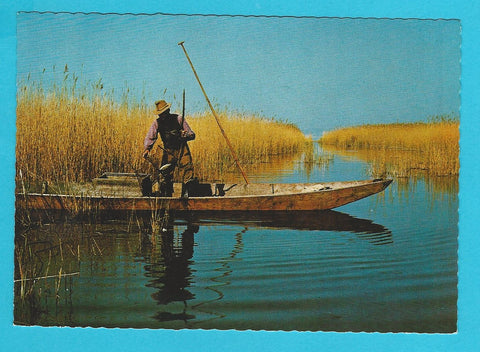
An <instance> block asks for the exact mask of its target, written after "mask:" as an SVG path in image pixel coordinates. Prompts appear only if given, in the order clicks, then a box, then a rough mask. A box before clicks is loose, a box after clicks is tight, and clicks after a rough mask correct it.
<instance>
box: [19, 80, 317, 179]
mask: <svg viewBox="0 0 480 352" xmlns="http://www.w3.org/2000/svg"><path fill="white" fill-rule="evenodd" d="M77 79H78V78H76V77H75V75H73V76H70V77H69V76H68V73H67V70H66V72H65V79H64V82H63V83H62V84H60V85H54V86H53V87H52V88H51V89H50V90H49V91H46V90H45V89H43V87H42V85H41V84H38V83H34V82H29V81H27V82H26V83H25V84H21V85H20V87H19V89H18V95H17V147H16V161H17V171H18V172H17V185H19V184H21V183H24V184H30V183H31V184H34V183H35V182H39V181H48V182H53V183H56V182H58V183H68V182H83V181H88V180H90V179H92V178H94V177H97V176H98V175H100V174H101V173H103V172H107V171H114V172H135V171H138V172H147V173H149V172H152V166H151V165H150V164H149V163H148V162H147V161H146V160H144V159H143V158H142V157H141V156H142V151H143V139H144V137H145V134H146V132H147V130H148V128H149V127H150V124H151V123H152V122H153V120H154V119H155V118H156V117H155V115H154V114H153V113H152V110H153V108H152V107H153V103H152V104H147V103H145V102H142V103H131V102H129V101H131V100H129V99H125V100H124V102H122V103H119V104H117V103H115V102H114V99H113V98H112V97H111V94H105V93H104V92H103V91H102V86H101V83H100V81H99V82H97V83H96V84H92V85H91V86H90V87H82V88H79V87H78V86H77ZM175 105H177V106H175ZM172 110H176V111H177V112H179V111H181V110H182V108H181V106H180V104H175V102H174V105H173V106H172ZM186 115H187V116H186V118H187V121H188V123H189V124H190V125H191V127H192V129H193V130H194V131H195V132H196V135H197V138H196V140H194V141H192V142H190V143H189V146H190V148H191V151H192V154H193V158H194V163H195V171H196V175H197V177H199V178H200V179H204V180H225V179H227V180H229V181H235V180H241V175H240V173H239V172H235V171H236V167H235V164H234V161H233V158H232V157H231V154H230V151H229V150H228V147H227V145H226V143H225V140H224V139H223V136H222V135H221V133H220V131H219V129H218V127H217V125H216V123H215V120H214V118H213V116H212V115H211V114H210V113H206V112H205V113H199V114H195V115H192V114H189V113H188V110H187V114H186ZM218 115H219V117H220V119H221V122H222V125H223V127H224V129H225V131H226V133H227V135H228V136H229V138H230V140H231V142H232V145H233V147H234V149H235V150H236V152H237V154H238V157H239V159H240V162H241V164H242V166H243V167H244V168H245V170H246V172H247V174H248V173H249V172H251V171H253V170H255V171H257V170H258V169H259V167H261V166H262V165H265V162H266V161H269V160H270V159H271V158H272V157H274V156H278V155H282V156H287V157H288V156H292V155H295V154H298V153H300V152H301V151H302V150H303V149H304V148H305V144H306V142H309V141H311V139H309V138H307V137H306V136H305V135H304V134H303V133H302V132H301V131H300V129H298V128H297V127H296V126H295V125H293V124H290V123H286V122H279V121H276V120H273V119H266V118H263V117H260V116H252V115H245V114H242V113H231V112H230V113H229V112H226V111H218ZM159 144H161V143H159ZM307 144H308V143H307ZM155 154H156V155H155ZM152 155H153V157H157V158H160V157H161V150H160V149H159V148H157V147H154V152H153V153H152ZM20 171H22V177H21V179H20ZM19 181H21V182H19Z"/></svg>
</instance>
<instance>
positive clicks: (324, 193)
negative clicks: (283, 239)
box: [16, 179, 392, 212]
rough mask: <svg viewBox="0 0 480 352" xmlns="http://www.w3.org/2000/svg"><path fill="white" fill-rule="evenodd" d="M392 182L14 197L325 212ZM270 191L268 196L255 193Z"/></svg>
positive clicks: (83, 206) (19, 200)
mask: <svg viewBox="0 0 480 352" xmlns="http://www.w3.org/2000/svg"><path fill="white" fill-rule="evenodd" d="M391 182H392V181H391V180H385V179H381V180H367V181H352V182H331V183H318V184H295V185H285V184H284V185H282V184H254V185H232V186H231V187H230V188H233V189H234V190H235V192H234V191H232V192H226V194H225V195H222V196H205V197H188V198H181V197H141V196H134V197H124V196H99V195H59V194H35V193H28V194H17V196H16V207H17V209H18V208H23V209H29V210H65V211H70V212H79V211H126V210H127V211H152V210H161V209H167V210H174V211H306V210H327V209H333V208H337V207H339V206H342V205H345V204H348V203H351V202H355V201H357V200H360V199H362V198H365V197H368V196H371V195H373V194H376V193H379V192H381V191H383V190H384V189H385V188H386V187H388V185H389V184H390V183H391ZM256 189H258V190H264V189H271V192H269V193H268V194H256V195H255V194H254V193H255V190H256Z"/></svg>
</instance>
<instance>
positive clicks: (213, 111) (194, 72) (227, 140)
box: [178, 42, 249, 184]
mask: <svg viewBox="0 0 480 352" xmlns="http://www.w3.org/2000/svg"><path fill="white" fill-rule="evenodd" d="M183 43H185V42H180V43H178V45H180V46H181V47H182V49H183V52H184V53H185V56H186V57H187V60H188V62H189V63H190V66H191V67H192V71H193V74H194V75H195V78H196V79H197V81H198V84H199V85H200V88H201V89H202V92H203V95H204V96H205V99H206V100H207V103H208V106H209V107H210V110H212V113H213V117H215V121H217V125H218V127H219V128H220V132H222V135H223V137H224V138H225V141H226V142H227V145H228V147H229V148H230V152H231V153H232V156H233V159H234V160H235V163H236V164H237V167H238V169H239V170H240V172H241V173H242V176H243V179H244V180H245V182H246V183H247V184H248V183H249V182H248V178H247V175H246V174H245V171H243V169H242V167H241V166H240V163H239V162H238V157H237V153H235V150H234V149H233V147H232V144H231V143H230V140H229V139H228V137H227V134H226V133H225V131H224V129H223V127H222V125H221V124H220V121H219V119H218V116H217V113H216V112H215V109H214V108H213V105H212V103H211V102H210V99H208V96H207V93H205V89H203V85H202V82H200V79H199V78H198V75H197V71H195V67H193V64H192V61H191V60H190V57H189V56H188V54H187V50H185V47H184V46H183Z"/></svg>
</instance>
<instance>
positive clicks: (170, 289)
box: [143, 218, 199, 321]
mask: <svg viewBox="0 0 480 352" xmlns="http://www.w3.org/2000/svg"><path fill="white" fill-rule="evenodd" d="M198 230H199V227H198V225H195V224H192V223H188V225H187V228H186V229H185V231H183V233H181V234H179V235H175V231H174V227H173V219H172V218H170V219H169V221H168V223H167V224H164V226H162V228H161V230H160V231H159V232H158V233H156V234H152V237H151V239H149V245H148V244H147V245H146V246H144V251H143V254H144V256H145V259H146V261H147V265H146V266H145V270H146V273H145V275H146V276H147V277H149V278H151V280H150V282H149V283H148V284H147V286H148V287H154V288H156V289H157V291H156V292H154V293H153V294H152V298H153V299H154V300H155V301H157V303H158V304H159V305H167V304H169V303H172V302H183V304H184V307H183V312H181V313H170V312H162V311H161V312H158V313H156V314H155V316H154V318H155V319H157V320H160V321H171V320H184V321H187V320H188V319H193V318H195V316H193V315H188V314H186V312H185V310H186V305H187V302H186V301H187V300H191V299H193V298H194V295H193V294H192V293H191V292H190V291H189V290H188V289H187V288H188V287H189V286H190V283H191V274H192V273H191V269H190V264H191V262H192V261H191V259H192V257H193V246H194V234H195V233H197V232H198ZM147 252H149V253H147Z"/></svg>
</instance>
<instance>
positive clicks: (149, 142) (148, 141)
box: [143, 115, 195, 150]
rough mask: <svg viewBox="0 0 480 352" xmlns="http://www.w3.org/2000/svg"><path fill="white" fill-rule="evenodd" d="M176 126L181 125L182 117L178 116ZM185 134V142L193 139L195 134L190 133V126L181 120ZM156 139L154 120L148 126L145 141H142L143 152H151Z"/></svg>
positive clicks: (155, 121) (156, 126)
mask: <svg viewBox="0 0 480 352" xmlns="http://www.w3.org/2000/svg"><path fill="white" fill-rule="evenodd" d="M177 119H178V124H179V125H180V124H181V123H182V116H181V115H178V118H177ZM182 129H183V130H184V131H185V132H186V136H185V139H186V140H192V139H195V132H193V131H192V129H191V128H190V126H189V125H188V123H187V120H183V128H182ZM157 139H158V121H157V119H155V120H154V121H153V123H152V125H151V126H150V129H149V130H148V132H147V136H146V137H145V140H144V141H143V146H144V148H145V150H151V149H152V147H153V145H154V144H155V142H156V141H157Z"/></svg>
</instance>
